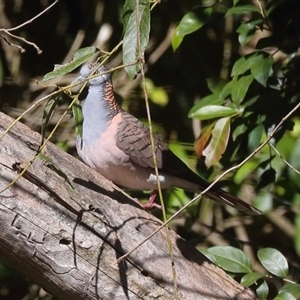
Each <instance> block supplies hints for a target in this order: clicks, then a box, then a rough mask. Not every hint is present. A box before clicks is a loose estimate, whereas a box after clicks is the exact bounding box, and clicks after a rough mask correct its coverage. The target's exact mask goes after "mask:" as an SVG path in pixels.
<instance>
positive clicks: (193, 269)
mask: <svg viewBox="0 0 300 300" xmlns="http://www.w3.org/2000/svg"><path fill="white" fill-rule="evenodd" d="M12 122H13V120H12V119H11V118H9V117H7V116H5V115H4V114H1V113H0V135H1V134H2V132H3V131H4V130H5V129H6V128H7V127H8V126H9V125H10V124H11V123H12ZM39 140H40V135H39V134H37V133H34V132H32V131H31V130H30V129H29V128H28V127H26V126H24V125H23V124H21V123H18V124H16V125H15V126H14V127H13V128H12V129H11V130H10V131H9V133H8V134H6V135H5V136H4V137H3V138H2V140H1V141H0V188H1V189H3V188H4V187H5V186H7V184H8V183H10V182H11V181H12V180H13V179H14V178H16V176H17V171H16V169H18V168H19V169H20V168H22V166H24V165H26V163H27V162H28V161H29V160H30V159H31V158H32V157H33V156H34V154H35V153H36V150H37V149H38V145H39ZM44 154H45V155H47V156H48V157H50V158H51V159H52V160H53V162H54V163H55V165H56V166H57V167H59V169H61V170H62V171H63V172H64V173H65V174H66V175H67V176H68V179H69V180H70V182H71V184H72V186H73V188H72V187H71V186H70V184H68V182H67V181H66V180H65V179H64V178H63V177H61V176H60V175H58V174H57V172H55V171H54V170H53V167H51V165H50V164H47V163H45V161H42V160H41V159H39V158H37V159H36V160H35V161H34V163H33V164H32V165H31V166H30V168H29V172H27V173H26V174H25V175H24V177H23V178H20V179H19V180H18V181H17V182H16V183H15V184H13V186H12V187H10V188H9V189H7V190H6V191H4V192H3V193H2V194H1V195H0V259H1V260H4V261H6V262H8V263H9V264H10V265H12V266H13V267H15V268H16V269H17V270H19V271H21V272H23V273H24V274H26V275H27V276H28V277H31V278H32V279H33V280H34V281H36V282H37V283H38V284H39V285H40V286H42V287H43V288H44V289H45V290H47V291H49V292H50V293H52V294H53V295H55V296H56V297H57V298H59V299H65V300H69V299H73V300H74V299H76V300H80V299H84V300H86V299H108V300H112V299H175V297H174V285H173V280H172V268H171V263H170V257H169V254H168V253H169V252H168V246H167V242H166V237H165V235H166V233H165V230H161V231H160V232H159V233H157V234H156V235H155V236H154V237H152V238H151V239H150V240H149V241H147V242H146V243H145V244H143V245H142V246H141V247H140V248H139V249H138V250H136V251H135V252H133V253H132V254H131V255H130V256H129V258H128V259H127V260H125V261H123V262H122V263H120V264H116V259H117V258H118V257H119V256H120V255H122V254H124V253H125V252H126V251H128V250H130V249H132V247H133V246H134V245H136V244H137V243H139V242H140V241H142V240H143V239H144V238H145V237H147V236H148V235H149V234H150V233H152V232H153V231H154V230H155V229H156V228H157V226H158V225H160V224H161V222H160V221H159V220H158V219H156V218H155V217H154V216H152V215H151V214H150V213H148V212H146V211H144V210H143V209H141V208H140V206H139V205H138V204H137V203H135V202H134V201H133V200H131V199H130V198H129V197H128V196H127V195H126V194H124V193H123V192H122V191H121V190H120V189H118V188H117V187H116V186H114V185H113V184H112V183H110V182H109V181H107V180H106V179H105V178H103V177H102V176H101V175H99V174H98V173H96V172H95V171H94V170H91V169H90V168H88V167H87V166H85V165H84V164H83V163H82V162H80V161H79V160H77V159H75V158H73V157H71V156H70V155H68V154H67V153H64V152H63V151H61V150H60V149H58V148H57V147H56V146H54V145H52V144H50V143H49V144H48V145H47V147H46V150H45V151H44ZM19 164H21V165H19ZM171 236H172V243H173V251H174V260H175V269H176V278H177V285H178V295H179V299H185V300H188V299H224V300H225V299H241V300H242V299H245V300H246V299H256V298H255V296H254V295H253V294H252V292H251V291H250V290H248V289H244V288H243V287H241V286H240V285H238V283H236V282H235V281H234V280H233V279H232V278H230V277H229V276H227V275H226V274H225V273H224V272H223V271H222V270H220V269H219V268H217V267H216V266H214V265H213V264H211V263H210V262H208V261H207V260H206V259H205V258H204V257H203V256H202V255H201V254H200V253H199V252H198V251H196V250H195V249H194V248H193V247H191V246H190V245H188V244H187V243H186V242H185V241H184V240H183V239H182V238H180V237H179V236H177V235H176V234H175V233H174V232H171Z"/></svg>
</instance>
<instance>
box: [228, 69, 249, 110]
mask: <svg viewBox="0 0 300 300" xmlns="http://www.w3.org/2000/svg"><path fill="white" fill-rule="evenodd" d="M252 81H253V76H252V75H248V76H242V77H241V78H240V79H239V80H238V81H236V82H234V83H233V86H232V92H231V96H232V101H233V102H234V104H235V105H237V106H239V105H240V104H241V102H242V101H243V100H244V98H245V96H246V93H247V91H248V89H249V86H250V84H251V83H252Z"/></svg>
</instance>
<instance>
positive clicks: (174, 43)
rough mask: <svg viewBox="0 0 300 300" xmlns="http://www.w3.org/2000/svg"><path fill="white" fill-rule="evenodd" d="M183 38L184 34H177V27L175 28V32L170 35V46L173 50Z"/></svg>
mask: <svg viewBox="0 0 300 300" xmlns="http://www.w3.org/2000/svg"><path fill="white" fill-rule="evenodd" d="M183 38H184V35H179V34H178V33H177V29H175V32H174V34H173V36H172V42H171V43H172V48H173V51H175V50H176V49H177V48H178V47H179V46H180V44H181V42H182V41H183Z"/></svg>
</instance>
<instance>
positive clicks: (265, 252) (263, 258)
mask: <svg viewBox="0 0 300 300" xmlns="http://www.w3.org/2000/svg"><path fill="white" fill-rule="evenodd" d="M257 257H258V258H259V260H260V262H261V263H262V265H263V266H264V267H265V268H266V269H267V270H268V271H269V272H270V273H272V274H274V275H276V276H278V277H280V278H287V276H288V272H289V266H288V263H287V260H286V258H285V257H284V256H283V255H282V254H281V253H280V252H279V251H278V250H276V249H273V248H264V249H260V250H259V251H258V252H257Z"/></svg>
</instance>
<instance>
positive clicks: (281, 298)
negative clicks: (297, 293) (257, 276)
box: [274, 293, 296, 300]
mask: <svg viewBox="0 0 300 300" xmlns="http://www.w3.org/2000/svg"><path fill="white" fill-rule="evenodd" d="M274 300H296V298H295V297H294V296H293V295H291V294H289V293H280V294H278V295H277V296H276V297H275V298H274Z"/></svg>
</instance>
